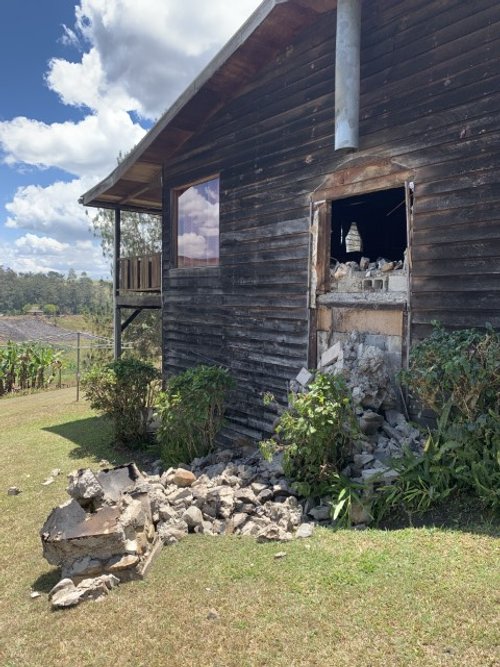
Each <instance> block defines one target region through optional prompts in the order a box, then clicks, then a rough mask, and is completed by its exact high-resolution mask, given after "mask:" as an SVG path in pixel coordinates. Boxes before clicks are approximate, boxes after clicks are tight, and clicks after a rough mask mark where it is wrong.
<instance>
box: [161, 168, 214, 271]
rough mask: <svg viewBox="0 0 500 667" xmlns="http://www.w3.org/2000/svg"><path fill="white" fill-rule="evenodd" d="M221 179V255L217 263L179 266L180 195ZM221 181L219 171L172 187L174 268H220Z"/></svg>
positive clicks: (172, 249)
mask: <svg viewBox="0 0 500 667" xmlns="http://www.w3.org/2000/svg"><path fill="white" fill-rule="evenodd" d="M216 179H217V180H218V181H219V235H218V244H219V257H218V262H217V264H212V265H209V264H206V265H200V266H179V197H180V196H181V195H183V194H184V193H185V192H187V190H189V189H190V188H192V187H195V186H197V185H201V184H203V183H208V182H209V181H214V180H216ZM220 183H221V175H220V173H219V172H217V173H214V174H210V175H209V176H204V177H203V178H197V179H195V180H193V181H188V182H184V183H183V184H182V185H177V186H175V187H173V188H171V189H170V210H171V224H170V230H171V244H170V246H171V251H170V262H171V264H170V266H171V268H173V269H176V270H179V271H199V270H200V269H218V268H219V266H220V192H221V188H220Z"/></svg>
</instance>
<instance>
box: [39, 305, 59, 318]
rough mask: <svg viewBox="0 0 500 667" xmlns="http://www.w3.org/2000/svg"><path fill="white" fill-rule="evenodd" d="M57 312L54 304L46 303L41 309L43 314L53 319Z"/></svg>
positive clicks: (57, 309)
mask: <svg viewBox="0 0 500 667" xmlns="http://www.w3.org/2000/svg"><path fill="white" fill-rule="evenodd" d="M58 311H59V308H58V307H57V306H56V304H55V303H46V304H45V306H44V307H43V314H44V315H47V316H48V317H55V316H56V315H57V313H58Z"/></svg>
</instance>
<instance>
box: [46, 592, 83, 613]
mask: <svg viewBox="0 0 500 667" xmlns="http://www.w3.org/2000/svg"><path fill="white" fill-rule="evenodd" d="M82 600H83V591H81V590H80V589H78V588H76V587H74V588H65V589H63V590H61V591H59V592H57V593H55V594H54V595H53V596H52V599H51V603H52V607H53V608H54V609H67V608H68V607H76V605H78V604H80V602H82Z"/></svg>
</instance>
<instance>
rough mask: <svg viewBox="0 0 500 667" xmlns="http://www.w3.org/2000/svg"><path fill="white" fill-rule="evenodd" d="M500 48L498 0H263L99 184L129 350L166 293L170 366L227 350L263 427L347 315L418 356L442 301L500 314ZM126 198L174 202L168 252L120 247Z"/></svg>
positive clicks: (92, 195)
mask: <svg viewBox="0 0 500 667" xmlns="http://www.w3.org/2000/svg"><path fill="white" fill-rule="evenodd" d="M337 5H338V6H337ZM499 65H500V4H499V3H498V0H474V2H464V1H463V0H428V1H426V2H418V1H417V0H265V1H264V2H263V3H262V5H261V6H260V7H259V8H258V9H257V11H256V12H255V13H254V14H253V16H252V17H251V18H250V19H249V20H248V21H247V23H246V24H245V25H244V26H243V27H242V28H241V30H240V31H239V32H238V33H237V34H236V35H235V36H234V37H233V39H231V41H230V42H229V43H228V44H227V45H226V46H225V47H224V48H223V49H222V51H221V52H220V53H219V55H218V56H217V57H216V58H215V59H214V60H213V61H212V62H211V63H210V64H209V65H208V67H207V68H206V69H205V70H204V71H203V72H202V73H201V74H200V76H199V77H198V78H197V79H196V80H195V81H194V82H193V83H192V84H191V85H190V86H189V88H188V89H187V90H186V91H185V93H184V94H183V95H182V96H181V97H180V98H179V99H178V100H177V102H176V103H175V104H174V105H173V106H172V107H171V108H170V109H169V110H168V111H167V112H166V113H165V115H164V116H163V117H162V118H161V119H160V120H159V121H158V123H157V124H156V125H155V126H154V127H153V128H152V130H151V131H150V132H149V133H148V134H147V135H146V136H145V138H144V139H143V140H142V141H141V142H140V143H139V145H138V146H137V147H136V148H135V149H134V150H133V151H132V153H131V154H130V155H129V156H128V157H127V158H126V159H125V160H124V161H123V162H122V163H121V164H120V165H119V166H118V167H117V168H116V169H115V170H114V172H113V173H112V174H111V175H110V176H109V177H108V178H106V179H105V180H104V181H102V182H101V183H100V184H98V185H97V186H96V187H95V188H93V189H92V190H90V191H89V192H87V193H86V194H85V195H84V196H83V197H82V201H83V203H84V204H85V205H87V206H96V207H105V208H111V209H115V211H116V216H115V220H116V225H115V228H116V269H115V304H116V312H117V318H116V327H115V331H116V341H117V350H116V351H117V353H119V339H120V334H119V332H120V330H121V329H122V328H123V326H124V325H126V324H127V322H122V321H121V318H120V312H121V309H122V308H125V307H128V308H133V309H135V310H134V312H137V311H138V310H139V309H140V308H143V307H146V308H161V309H162V313H163V346H164V361H163V363H164V370H165V374H166V375H168V374H170V373H174V372H177V371H180V370H182V369H184V368H186V367H188V366H191V365H193V364H196V363H201V362H216V363H220V364H223V365H225V366H228V367H229V368H230V369H231V372H232V374H233V375H234V377H235V378H236V380H237V382H238V389H237V391H236V393H235V396H234V400H233V402H232V405H231V411H230V419H231V427H230V429H229V431H228V434H229V437H230V436H231V435H234V434H238V435H244V436H250V437H259V435H260V434H261V433H262V432H263V431H266V430H267V429H268V428H269V424H270V422H271V420H272V415H271V414H270V413H268V412H266V410H267V409H266V408H265V407H264V406H263V404H262V393H263V392H266V391H271V392H274V393H275V394H277V395H278V396H284V395H285V392H286V388H287V383H288V382H289V381H290V380H291V379H292V378H294V377H295V375H296V374H297V372H298V371H299V370H300V368H301V367H303V366H309V367H313V366H315V365H316V363H317V360H318V356H319V355H320V354H321V353H322V352H323V351H324V349H325V347H327V346H328V345H329V344H331V342H332V340H335V338H336V337H337V338H338V337H342V336H343V335H346V334H347V333H348V332H349V331H352V330H354V329H356V330H359V331H363V332H366V333H367V334H369V335H371V336H378V337H382V340H385V341H386V343H387V349H388V350H389V351H390V352H391V354H392V355H393V357H394V358H399V360H400V363H402V364H404V363H405V357H406V354H407V351H408V349H409V347H410V346H411V344H412V341H414V340H416V339H418V338H420V337H422V336H423V335H425V334H427V333H428V332H429V331H430V327H431V322H432V321H433V320H439V321H441V322H442V323H444V324H445V325H446V326H448V327H470V326H478V327H481V326H484V324H485V322H490V323H492V324H493V325H494V326H497V327H498V326H499V325H500V293H499V274H500V222H499V221H500V169H499V167H500V67H499ZM124 210H132V211H145V212H153V213H157V214H160V215H161V216H162V219H163V253H162V261H161V265H160V259H159V258H158V257H156V256H153V257H148V258H132V259H130V258H121V257H120V254H119V248H120V211H124ZM353 223H356V224H353ZM381 260H385V261H381ZM354 261H356V265H354V263H353V262H354ZM377 262H378V263H377ZM160 277H161V280H160ZM160 283H161V284H160ZM132 317H133V315H132ZM130 319H131V318H128V320H130Z"/></svg>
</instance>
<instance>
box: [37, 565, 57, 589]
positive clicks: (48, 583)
mask: <svg viewBox="0 0 500 667" xmlns="http://www.w3.org/2000/svg"><path fill="white" fill-rule="evenodd" d="M59 581H61V570H59V569H57V568H56V569H55V570H50V572H44V574H41V575H40V576H39V577H38V579H37V580H36V581H34V582H33V584H32V586H31V588H32V589H33V590H34V591H38V592H39V593H50V591H51V590H52V589H53V588H54V586H55V585H56V584H57V583H58V582H59Z"/></svg>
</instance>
